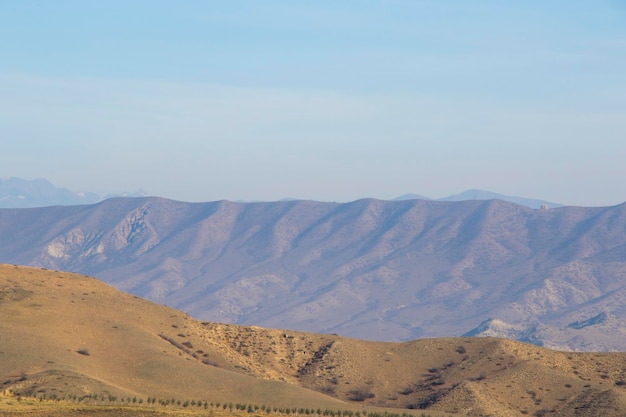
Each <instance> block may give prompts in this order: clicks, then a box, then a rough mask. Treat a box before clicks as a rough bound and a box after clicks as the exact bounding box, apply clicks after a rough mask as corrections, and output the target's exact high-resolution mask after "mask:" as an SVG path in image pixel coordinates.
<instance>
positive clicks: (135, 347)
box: [0, 266, 339, 406]
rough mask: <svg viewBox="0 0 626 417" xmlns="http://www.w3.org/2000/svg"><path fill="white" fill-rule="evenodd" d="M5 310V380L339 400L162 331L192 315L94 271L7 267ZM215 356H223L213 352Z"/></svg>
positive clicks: (0, 276)
mask: <svg viewBox="0 0 626 417" xmlns="http://www.w3.org/2000/svg"><path fill="white" fill-rule="evenodd" d="M0 317H1V318H2V319H1V320H0V335H1V336H0V379H1V381H3V382H4V387H5V388H6V387H36V390H37V391H40V392H47V393H48V394H52V393H58V394H59V395H63V394H67V393H73V394H78V395H82V394H86V393H92V392H95V393H100V392H102V393H106V392H110V393H113V394H115V395H140V396H143V397H147V396H156V397H166V398H167V397H176V398H205V399H214V400H219V401H244V400H245V401H248V402H252V403H257V404H265V403H266V401H267V400H271V401H273V402H275V403H278V404H281V403H282V404H291V405H301V404H311V403H314V404H315V405H317V404H328V405H335V406H336V405H337V404H338V403H339V402H338V401H336V400H333V399H332V398H330V397H327V396H323V395H322V394H317V393H314V392H309V391H306V390H303V389H301V388H299V387H297V386H294V385H290V384H285V383H279V382H274V381H263V380H260V379H257V378H253V377H249V376H245V375H241V374H238V373H235V372H231V371H228V370H225V369H221V368H217V367H215V366H211V365H207V364H205V363H203V362H202V360H201V359H196V358H194V357H193V356H192V355H189V354H186V353H185V352H183V351H182V350H181V349H180V348H178V347H176V346H174V345H173V344H172V343H170V342H168V341H167V340H165V339H164V338H163V337H161V336H159V335H165V334H167V335H170V336H175V335H176V334H178V333H180V332H184V331H185V330H184V329H185V328H186V327H187V326H188V324H189V323H193V321H192V320H190V319H189V318H188V317H186V316H185V315H184V314H182V313H180V312H178V311H176V310H173V309H170V308H167V307H163V306H160V305H157V304H154V303H151V302H148V301H145V300H142V299H139V298H136V297H133V296H131V295H127V294H124V293H122V292H119V291H117V290H115V289H113V288H111V287H109V286H107V285H105V284H103V283H101V282H100V281H98V280H96V279H94V278H88V277H84V276H80V275H75V274H69V273H63V272H56V271H43V270H40V269H34V268H23V267H15V266H1V267H0ZM210 357H211V359H212V360H213V359H215V360H216V361H217V362H221V360H220V358H219V357H215V358H213V353H212V352H211V353H210ZM205 359H206V358H205ZM25 390H27V389H25Z"/></svg>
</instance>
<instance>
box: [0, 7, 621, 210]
mask: <svg viewBox="0 0 626 417" xmlns="http://www.w3.org/2000/svg"><path fill="white" fill-rule="evenodd" d="M0 39H2V41H1V42H0V177H1V178H9V177H20V178H24V179H36V178H45V179H48V180H49V181H51V182H52V183H54V184H55V185H56V186H59V187H67V188H69V189H71V190H74V191H90V192H95V193H99V194H101V195H106V194H114V193H120V192H124V191H135V190H137V189H143V190H144V191H146V192H147V193H148V194H150V195H158V196H162V197H167V198H172V199H176V200H183V201H216V200H222V199H228V200H235V201H241V200H243V201H259V200H263V201H274V200H280V199H283V198H297V199H313V200H321V201H337V202H344V201H352V200H356V199H358V198H364V197H373V198H381V199H392V198H395V197H398V196H400V195H403V194H406V193H416V194H421V195H425V196H428V197H431V198H439V197H444V196H447V195H450V194H455V193H458V192H461V191H464V190H467V189H483V190H489V191H493V192H498V193H501V194H506V195H514V196H523V197H529V198H541V199H546V200H550V201H554V202H558V203H562V204H569V205H583V206H603V205H613V204H619V203H621V202H623V201H625V200H626V180H624V178H626V163H625V162H624V161H626V1H625V0H610V1H603V0H597V1H588V0H585V1H577V0H570V1H560V0H554V1H538V0H537V1H535V0H523V1H522V0H519V1H517V0H513V1H490V0H476V1H471V2H470V1H466V0H458V1H456V0H451V1H445V0H384V1H383V0H318V1H310V0H306V1H305V0H290V1H286V0H285V1H279V0H264V1H260V0H259V1H252V0H248V1H244V0H229V1H214V2H211V1H204V0H202V1H196V0H186V1H182V2H172V1H161V0H134V1H118V0H107V1H100V2H96V1H83V0H75V1H66V0H54V1H52V0H49V1H44V0H24V1H3V2H0Z"/></svg>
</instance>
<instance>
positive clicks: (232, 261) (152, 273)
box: [0, 198, 626, 351]
mask: <svg viewBox="0 0 626 417" xmlns="http://www.w3.org/2000/svg"><path fill="white" fill-rule="evenodd" d="M625 253H626V204H622V205H619V206H615V207H596V208H583V207H563V208H556V209H548V210H533V209H530V208H528V207H523V206H520V205H516V204H513V203H509V202H504V201H498V200H491V201H463V202H439V201H423V200H408V201H380V200H371V199H369V200H359V201H355V202H352V203H346V204H334V203H320V202H314V201H285V202H276V203H248V204H243V203H232V202H228V201H221V202H214V203H194V204H191V203H182V202H176V201H170V200H164V199H159V198H137V199H110V200H106V201H104V202H102V203H99V204H95V205H87V206H73V207H47V208H37V209H3V210H0V262H4V263H15V264H21V265H31V266H40V267H46V268H49V269H58V270H64V271H74V272H79V273H83V274H88V275H91V276H95V277H97V278H98V279H102V280H104V281H105V282H107V283H110V284H112V285H114V286H115V287H116V288H118V289H121V290H123V291H127V292H130V293H132V294H134V295H138V296H141V297H145V298H148V299H150V300H152V301H156V302H158V303H162V304H166V305H169V306H172V307H175V308H178V309H180V310H183V311H185V312H187V313H189V314H191V315H192V316H193V317H195V318H198V319H204V320H211V321H218V322H224V323H238V324H250V325H252V324H254V325H259V326H263V327H273V328H287V329H297V330H303V331H315V332H321V333H338V334H340V335H342V336H350V337H355V338H361V339H369V340H382V341H404V340H411V339H416V338H423V337H443V336H460V335H464V334H472V335H474V334H480V335H492V336H498V337H506V338H512V339H517V340H521V341H528V342H532V343H535V344H538V345H543V346H545V347H552V348H558V349H573V350H588V351H599V350H626V325H625V323H626V304H624V301H623V300H624V299H626V258H625V257H624V254H625Z"/></svg>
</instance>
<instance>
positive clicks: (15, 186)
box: [0, 177, 146, 208]
mask: <svg viewBox="0 0 626 417" xmlns="http://www.w3.org/2000/svg"><path fill="white" fill-rule="evenodd" d="M145 195H146V194H145V193H144V192H143V191H141V190H139V191H136V192H133V193H121V194H116V195H108V196H105V197H102V196H100V195H98V194H95V193H90V192H74V191H71V190H69V189H67V188H59V187H55V186H54V185H53V184H52V183H51V182H50V181H48V180H46V179H43V178H40V179H35V180H25V179H22V178H16V177H11V178H0V208H30V207H46V206H71V205H76V204H93V203H97V202H99V201H102V200H104V199H106V198H111V197H142V196H145Z"/></svg>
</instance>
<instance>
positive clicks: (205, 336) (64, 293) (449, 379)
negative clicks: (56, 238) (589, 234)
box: [0, 265, 626, 416]
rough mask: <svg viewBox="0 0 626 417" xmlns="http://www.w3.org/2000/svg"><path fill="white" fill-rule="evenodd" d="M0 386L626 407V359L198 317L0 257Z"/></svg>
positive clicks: (356, 401) (314, 402) (542, 409)
mask: <svg viewBox="0 0 626 417" xmlns="http://www.w3.org/2000/svg"><path fill="white" fill-rule="evenodd" d="M0 318H1V321H0V383H2V389H1V390H2V391H5V392H7V391H8V390H11V392H13V393H21V394H30V395H36V396H41V395H44V394H45V395H47V396H52V395H55V396H67V395H86V394H93V393H96V394H99V395H116V396H137V397H141V398H147V397H150V396H152V397H158V398H170V397H175V398H196V399H204V400H210V401H221V402H225V401H235V402H240V401H244V402H249V403H255V404H268V405H276V404H278V405H285V406H298V407H300V406H305V407H315V408H318V407H322V408H324V407H332V408H333V409H349V408H353V409H362V408H363V407H364V406H367V407H368V408H369V407H389V408H393V409H395V410H398V409H405V410H408V409H422V410H428V411H427V412H428V413H431V414H432V415H439V412H443V413H445V415H449V414H458V415H473V416H484V415H497V416H520V415H561V416H623V415H626V385H625V384H626V382H625V381H626V354H625V353H569V352H556V351H551V350H547V349H543V348H540V347H537V346H534V345H528V344H524V343H520V342H513V341H508V340H503V339H494V338H447V339H425V340H416V341H411V342H404V343H384V342H371V341H362V340H355V339H347V338H342V337H339V336H335V335H324V334H313V333H302V332H294V331H285V330H271V329H263V328H258V327H246V326H236V325H226V324H217V323H212V322H200V321H196V320H194V319H192V318H191V317H189V316H187V315H185V314H183V313H181V312H179V311H176V310H174V309H171V308H168V307H163V306H160V305H156V304H154V303H151V302H149V301H146V300H143V299H139V298H137V297H134V296H131V295H128V294H124V293H121V292H119V291H117V290H115V289H113V288H111V287H109V286H107V285H105V284H103V283H101V282H100V281H98V280H96V279H94V278H89V277H84V276H80V275H75V274H69V273H64V272H57V271H48V270H41V269H35V268H25V267H17V266H10V265H3V266H0Z"/></svg>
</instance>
